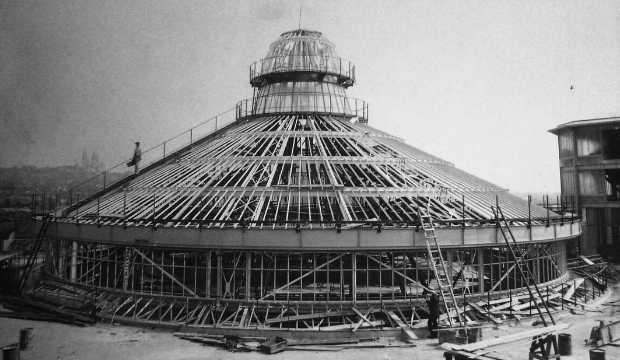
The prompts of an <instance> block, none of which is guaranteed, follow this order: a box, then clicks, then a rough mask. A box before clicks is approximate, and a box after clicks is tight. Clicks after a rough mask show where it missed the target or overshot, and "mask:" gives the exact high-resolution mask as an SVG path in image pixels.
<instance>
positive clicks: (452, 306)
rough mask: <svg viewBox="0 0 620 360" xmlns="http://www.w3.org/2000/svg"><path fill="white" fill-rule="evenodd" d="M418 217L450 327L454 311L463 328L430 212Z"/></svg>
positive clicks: (461, 316)
mask: <svg viewBox="0 0 620 360" xmlns="http://www.w3.org/2000/svg"><path fill="white" fill-rule="evenodd" d="M418 215H419V217H420V221H421V222H422V229H423V230H424V238H425V239H426V250H427V252H428V262H429V265H430V266H429V267H430V268H431V270H432V271H433V275H435V279H436V280H437V285H438V286H439V290H440V291H439V293H440V294H441V301H442V302H443V306H444V307H445V309H446V314H447V315H448V322H449V323H450V327H454V323H453V321H452V316H451V315H450V312H451V310H454V311H456V318H457V319H458V321H459V324H460V325H461V326H464V325H465V323H464V321H463V315H461V310H460V309H459V307H458V304H457V303H456V298H455V297H454V290H453V288H452V279H450V278H448V268H447V266H446V262H445V261H444V260H443V256H442V255H441V248H440V247H439V243H438V242H437V235H436V234H435V227H434V226H433V218H432V216H431V215H430V210H429V209H426V214H422V213H421V212H419V210H418ZM431 240H432V244H431ZM437 263H439V264H440V266H441V271H438V270H437ZM429 285H430V284H429Z"/></svg>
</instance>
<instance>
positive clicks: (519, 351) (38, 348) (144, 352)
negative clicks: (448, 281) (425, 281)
mask: <svg viewBox="0 0 620 360" xmlns="http://www.w3.org/2000/svg"><path fill="white" fill-rule="evenodd" d="M618 299H620V284H616V285H613V286H612V287H611V291H610V292H609V293H608V294H607V295H606V296H604V297H603V298H601V299H600V300H598V301H597V302H596V303H598V304H604V303H605V302H610V301H614V300H618ZM598 308H599V309H600V311H602V312H584V313H585V314H584V315H577V314H571V313H570V312H568V311H566V312H562V313H559V314H556V315H555V318H556V322H558V323H570V324H572V326H571V327H570V328H569V329H567V330H565V331H563V332H565V333H568V334H571V335H572V350H573V355H572V356H563V357H562V359H564V360H569V359H588V358H589V355H588V352H589V349H591V348H592V347H586V346H585V345H584V340H585V339H587V338H588V337H589V335H590V330H591V329H592V327H594V326H597V325H598V323H599V322H598V320H603V319H605V320H616V321H617V320H620V302H619V303H618V306H613V305H609V306H605V305H600V306H599V307H598ZM24 327H32V328H34V330H33V336H34V340H33V347H32V348H31V349H28V350H26V351H22V352H21V358H22V359H24V360H29V359H67V360H68V359H80V360H82V359H153V360H156V359H166V360H168V359H185V360H190V359H245V360H252V359H266V358H272V359H291V358H294V359H296V360H304V359H329V360H334V359H337V360H344V359H420V360H426V359H438V360H439V359H443V356H442V354H443V350H442V349H441V348H440V347H438V346H437V345H438V344H437V340H432V339H421V340H418V341H416V342H415V344H416V345H417V346H416V347H414V348H383V349H381V348H379V349H353V350H343V351H340V352H315V351H285V352H282V353H279V354H275V355H265V354H262V353H259V352H248V353H231V352H228V351H227V350H223V349H220V348H215V347H211V346H204V345H202V344H199V343H194V342H190V341H187V340H182V339H178V338H176V337H175V336H173V334H172V333H171V332H169V331H161V330H153V329H146V328H135V327H128V326H113V325H110V324H109V323H104V324H101V323H98V324H97V325H95V326H91V327H86V328H81V327H76V326H70V325H64V324H55V323H47V322H38V321H28V320H16V319H9V318H0V346H4V345H7V344H11V343H15V342H17V341H18V340H19V329H21V328H24ZM538 327H540V325H539V326H538ZM533 328H534V327H533V326H532V320H527V321H522V322H520V323H515V322H511V323H509V324H503V325H501V326H499V327H495V328H492V327H489V328H485V329H484V330H483V340H484V339H490V338H493V337H499V336H503V335H508V334H511V333H516V332H520V331H526V330H530V329H533ZM418 334H419V335H423V334H424V333H423V332H419V333H418ZM385 343H387V342H385ZM528 348H529V341H520V342H513V343H508V344H504V345H501V346H496V347H493V348H489V349H492V350H495V351H497V352H498V353H500V354H502V355H507V356H508V357H509V358H513V359H527V358H528ZM603 349H604V350H605V351H606V358H607V359H608V360H610V359H620V348H619V347H614V346H605V347H604V348H603ZM0 358H1V355H0Z"/></svg>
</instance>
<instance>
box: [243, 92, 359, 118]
mask: <svg viewBox="0 0 620 360" xmlns="http://www.w3.org/2000/svg"><path fill="white" fill-rule="evenodd" d="M303 95H309V96H307V97H306V96H303ZM315 95H316V96H315ZM286 98H288V99H289V100H287V99H286ZM325 98H327V97H324V96H323V95H322V94H315V93H301V94H297V93H296V94H294V95H292V94H286V95H281V94H273V95H266V96H257V97H256V98H254V99H246V100H242V101H240V102H239V103H237V111H236V113H237V120H239V119H241V118H245V117H248V116H257V115H276V114H329V115H337V116H346V117H357V118H358V119H359V122H361V123H364V124H365V123H368V103H367V102H365V101H363V100H359V99H354V98H350V97H346V96H340V95H335V94H331V95H330V96H329V97H328V99H329V101H325ZM310 99H312V101H310ZM319 99H320V100H321V101H320V102H319V101H318V100H319Z"/></svg>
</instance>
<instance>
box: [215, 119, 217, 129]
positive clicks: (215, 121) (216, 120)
mask: <svg viewBox="0 0 620 360" xmlns="http://www.w3.org/2000/svg"><path fill="white" fill-rule="evenodd" d="M215 131H217V116H216V117H215Z"/></svg>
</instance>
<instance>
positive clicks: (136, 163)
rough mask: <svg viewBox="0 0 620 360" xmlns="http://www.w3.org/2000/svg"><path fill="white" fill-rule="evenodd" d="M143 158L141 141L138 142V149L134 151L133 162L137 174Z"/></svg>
mask: <svg viewBox="0 0 620 360" xmlns="http://www.w3.org/2000/svg"><path fill="white" fill-rule="evenodd" d="M141 160H142V149H140V142H139V141H137V142H136V149H135V150H134V152H133V164H134V166H135V167H136V168H135V169H136V175H138V173H139V172H140V161H141Z"/></svg>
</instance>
